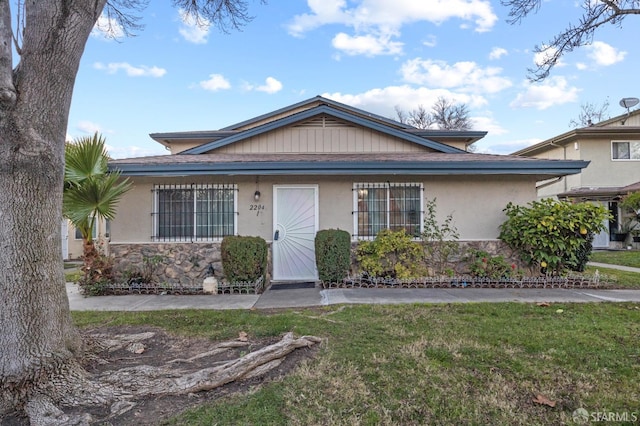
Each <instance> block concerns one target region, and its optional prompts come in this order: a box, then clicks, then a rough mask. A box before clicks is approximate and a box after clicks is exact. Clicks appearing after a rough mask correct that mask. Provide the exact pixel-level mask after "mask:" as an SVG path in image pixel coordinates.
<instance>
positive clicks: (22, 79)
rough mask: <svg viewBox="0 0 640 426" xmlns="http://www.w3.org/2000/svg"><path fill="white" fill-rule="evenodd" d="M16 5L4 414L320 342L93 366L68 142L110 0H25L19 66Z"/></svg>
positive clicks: (3, 289) (3, 306) (0, 335)
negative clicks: (77, 297)
mask: <svg viewBox="0 0 640 426" xmlns="http://www.w3.org/2000/svg"><path fill="white" fill-rule="evenodd" d="M9 3H10V2H9V0H0V418H2V417H3V416H4V415H6V414H7V413H13V412H22V413H24V414H26V415H27V416H28V417H29V420H30V421H31V424H33V425H52V424H65V425H69V424H88V423H89V422H90V421H91V419H90V416H88V415H85V414H79V415H74V416H67V415H66V414H65V413H64V412H63V411H62V410H61V409H60V407H69V406H86V405H92V404H109V405H111V409H112V410H113V411H112V412H113V413H115V414H117V413H118V412H122V411H125V410H127V409H128V408H130V407H131V404H133V403H132V402H131V401H129V400H130V399H131V398H135V397H136V396H138V397H140V396H144V394H146V395H149V394H153V395H158V394H166V393H181V392H195V391H199V390H203V389H211V388H213V387H215V386H220V385H222V384H224V383H228V382H229V381H232V380H235V379H236V378H240V377H249V376H252V375H255V374H261V373H262V372H264V371H266V370H268V369H269V368H273V366H274V365H275V364H276V363H277V362H279V361H278V359H280V358H282V357H284V356H285V355H286V354H288V353H289V352H291V351H292V350H294V349H296V348H299V347H302V346H308V345H312V344H315V343H317V342H318V341H319V339H317V338H313V337H301V338H299V339H294V338H293V336H292V335H286V336H285V337H284V338H283V340H282V342H279V343H277V344H274V345H272V346H271V347H268V348H264V349H262V350H260V351H257V352H256V353H252V354H249V355H246V356H244V357H242V358H241V359H239V360H237V361H230V362H229V363H227V364H225V365H223V366H219V367H215V368H205V369H203V370H201V371H196V372H187V371H183V372H181V374H180V375H181V376H182V377H181V378H178V377H176V372H175V369H174V368H173V367H163V368H149V367H145V368H138V369H136V371H135V372H133V371H132V372H130V373H129V374H128V375H127V374H119V373H118V372H113V373H112V374H110V375H108V376H107V377H92V376H91V375H90V374H88V373H87V371H85V370H84V369H83V368H82V363H81V362H80V361H81V359H80V358H81V357H82V356H83V355H84V354H85V351H84V349H85V348H84V347H83V339H82V338H81V336H80V334H79V333H78V331H77V330H76V329H75V328H74V326H73V323H72V321H71V316H70V312H69V302H68V299H67V294H66V290H65V282H64V274H63V266H62V253H61V249H62V247H61V235H60V231H61V221H62V183H63V176H64V143H65V135H66V129H67V121H68V115H69V107H70V104H71V96H72V93H73V85H74V82H75V78H76V74H77V72H78V66H79V63H80V58H81V56H82V53H83V51H84V46H85V43H86V41H87V39H88V37H89V34H90V32H91V29H92V28H93V25H94V23H95V22H96V20H97V18H98V16H99V15H100V13H101V11H102V9H103V8H104V5H105V3H106V0H91V1H88V0H29V1H23V2H17V4H18V5H20V4H22V5H23V7H24V11H23V15H22V16H24V22H25V23H26V27H25V28H24V29H23V28H17V29H16V31H15V32H16V33H18V34H20V35H21V36H23V37H24V38H23V42H22V45H21V46H19V48H18V50H19V53H20V62H19V64H18V66H17V67H15V69H12V67H13V60H12V30H11V14H10V10H9ZM124 3H127V2H123V3H121V4H124ZM128 4H136V2H130V3H128ZM93 343H95V342H93ZM94 348H95V347H94ZM134 373H135V374H134ZM163 376H167V377H163ZM126 377H130V379H129V380H126V379H125V378H126ZM140 384H145V386H143V387H141V386H140Z"/></svg>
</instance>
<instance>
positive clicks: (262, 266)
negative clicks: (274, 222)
mask: <svg viewBox="0 0 640 426" xmlns="http://www.w3.org/2000/svg"><path fill="white" fill-rule="evenodd" d="M221 251H222V268H223V270H224V275H225V278H226V279H227V281H228V282H230V283H234V282H240V281H246V282H254V281H256V280H257V279H258V278H260V277H263V278H264V277H265V275H266V271H267V252H268V247H267V242H266V241H265V240H264V239H263V238H260V237H241V236H227V237H224V239H223V240H222V246H221Z"/></svg>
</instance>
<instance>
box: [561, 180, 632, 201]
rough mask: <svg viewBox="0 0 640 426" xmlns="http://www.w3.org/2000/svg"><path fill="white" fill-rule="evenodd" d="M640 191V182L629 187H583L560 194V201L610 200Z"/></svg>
mask: <svg viewBox="0 0 640 426" xmlns="http://www.w3.org/2000/svg"><path fill="white" fill-rule="evenodd" d="M638 191H640V182H635V183H632V184H630V185H627V186H602V187H582V188H575V189H572V190H570V191H566V192H563V193H561V194H558V198H560V199H567V198H572V199H576V198H577V199H582V200H610V199H615V198H620V197H622V196H624V195H627V194H630V193H632V192H638Z"/></svg>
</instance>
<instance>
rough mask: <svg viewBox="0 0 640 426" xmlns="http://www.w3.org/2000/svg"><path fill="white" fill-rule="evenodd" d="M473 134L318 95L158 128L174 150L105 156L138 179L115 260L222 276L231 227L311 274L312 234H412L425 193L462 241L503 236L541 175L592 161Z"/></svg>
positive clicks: (167, 273)
mask: <svg viewBox="0 0 640 426" xmlns="http://www.w3.org/2000/svg"><path fill="white" fill-rule="evenodd" d="M485 134H486V133H485V132H478V131H442V130H421V129H416V128H414V127H411V126H409V125H406V124H402V123H399V122H396V121H394V120H391V119H387V118H384V117H381V116H378V115H375V114H371V113H369V112H366V111H363V110H360V109H357V108H353V107H350V106H347V105H344V104H341V103H338V102H335V101H332V100H329V99H325V98H323V97H314V98H311V99H308V100H306V101H303V102H300V103H297V104H294V105H291V106H289V107H286V108H282V109H279V110H276V111H274V112H271V113H268V114H265V115H261V116H259V117H256V118H253V119H250V120H247V121H243V122H241V123H238V124H234V125H232V126H229V127H226V128H223V129H221V130H217V131H199V132H176V133H154V134H151V135H150V136H151V137H152V138H153V139H154V140H156V141H158V142H159V143H161V144H163V145H165V146H166V147H167V148H168V149H169V150H170V151H171V155H164V156H155V157H141V158H132V159H120V160H114V161H111V162H110V167H111V168H117V169H119V170H120V171H121V172H122V174H123V175H124V176H128V177H130V178H131V179H132V181H133V182H134V187H133V189H132V190H131V191H130V192H129V193H127V194H126V195H125V197H124V198H123V200H122V201H121V202H120V205H119V208H118V213H117V216H116V218H115V220H114V221H113V222H112V224H111V252H112V253H113V254H114V256H115V258H116V261H117V262H119V263H120V269H121V270H124V269H127V268H129V267H131V266H132V265H131V262H133V263H136V262H137V263H139V262H141V261H142V259H143V255H145V256H147V257H148V256H151V255H153V256H155V255H160V256H161V258H162V265H160V267H159V268H158V270H157V271H156V273H157V275H158V276H159V277H158V278H159V279H160V280H161V281H169V282H181V283H184V284H189V283H198V282H202V279H203V278H204V275H205V274H206V271H207V269H208V266H209V265H210V264H212V265H213V266H214V270H215V274H216V275H217V276H220V275H222V273H223V271H222V270H221V268H220V265H219V262H220V256H219V246H220V242H221V240H222V238H223V237H224V236H226V235H251V236H259V237H262V238H264V239H265V240H266V241H267V242H268V243H269V244H270V250H271V252H270V255H271V262H270V271H269V274H270V278H271V280H272V281H297V280H316V279H317V271H316V267H315V254H314V238H315V234H316V232H317V231H318V230H320V229H331V228H333V229H343V230H347V231H348V232H350V233H351V235H352V238H353V240H354V241H357V240H358V239H371V238H374V237H375V235H376V234H377V233H378V232H379V231H380V230H382V229H385V228H391V229H393V230H399V229H405V230H406V231H407V232H408V233H410V234H413V235H418V234H419V233H420V232H421V230H422V227H423V218H424V206H425V202H426V201H427V200H430V199H433V198H436V199H437V211H438V215H439V216H440V217H439V219H440V220H443V219H444V218H445V217H446V216H447V215H449V214H452V215H453V218H454V221H455V225H456V227H457V228H458V231H459V233H460V239H461V240H467V241H495V240H496V238H497V236H498V234H499V230H498V228H499V225H500V224H501V223H502V222H503V221H504V219H505V216H504V214H503V211H502V210H503V208H504V207H505V206H506V204H507V203H508V202H510V201H511V202H514V203H518V204H524V203H527V202H529V201H532V200H535V199H536V182H537V181H540V180H543V179H547V178H551V177H557V176H565V175H568V174H575V173H579V172H580V171H581V170H582V168H584V167H586V166H587V164H588V162H585V161H572V160H569V161H565V160H541V159H535V158H524V157H518V156H503V155H488V154H475V153H471V152H468V151H467V150H466V148H467V147H468V146H469V145H470V144H472V143H474V142H476V141H477V140H479V139H481V138H482V137H484V136H485Z"/></svg>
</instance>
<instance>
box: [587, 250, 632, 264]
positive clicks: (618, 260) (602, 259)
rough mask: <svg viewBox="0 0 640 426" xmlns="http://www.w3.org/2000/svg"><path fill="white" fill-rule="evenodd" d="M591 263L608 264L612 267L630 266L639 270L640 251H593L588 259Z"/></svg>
mask: <svg viewBox="0 0 640 426" xmlns="http://www.w3.org/2000/svg"><path fill="white" fill-rule="evenodd" d="M589 260H590V261H592V262H599V263H609V264H612V265H623V266H632V267H634V268H640V251H638V250H620V251H594V252H592V253H591V257H590V258H589Z"/></svg>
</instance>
